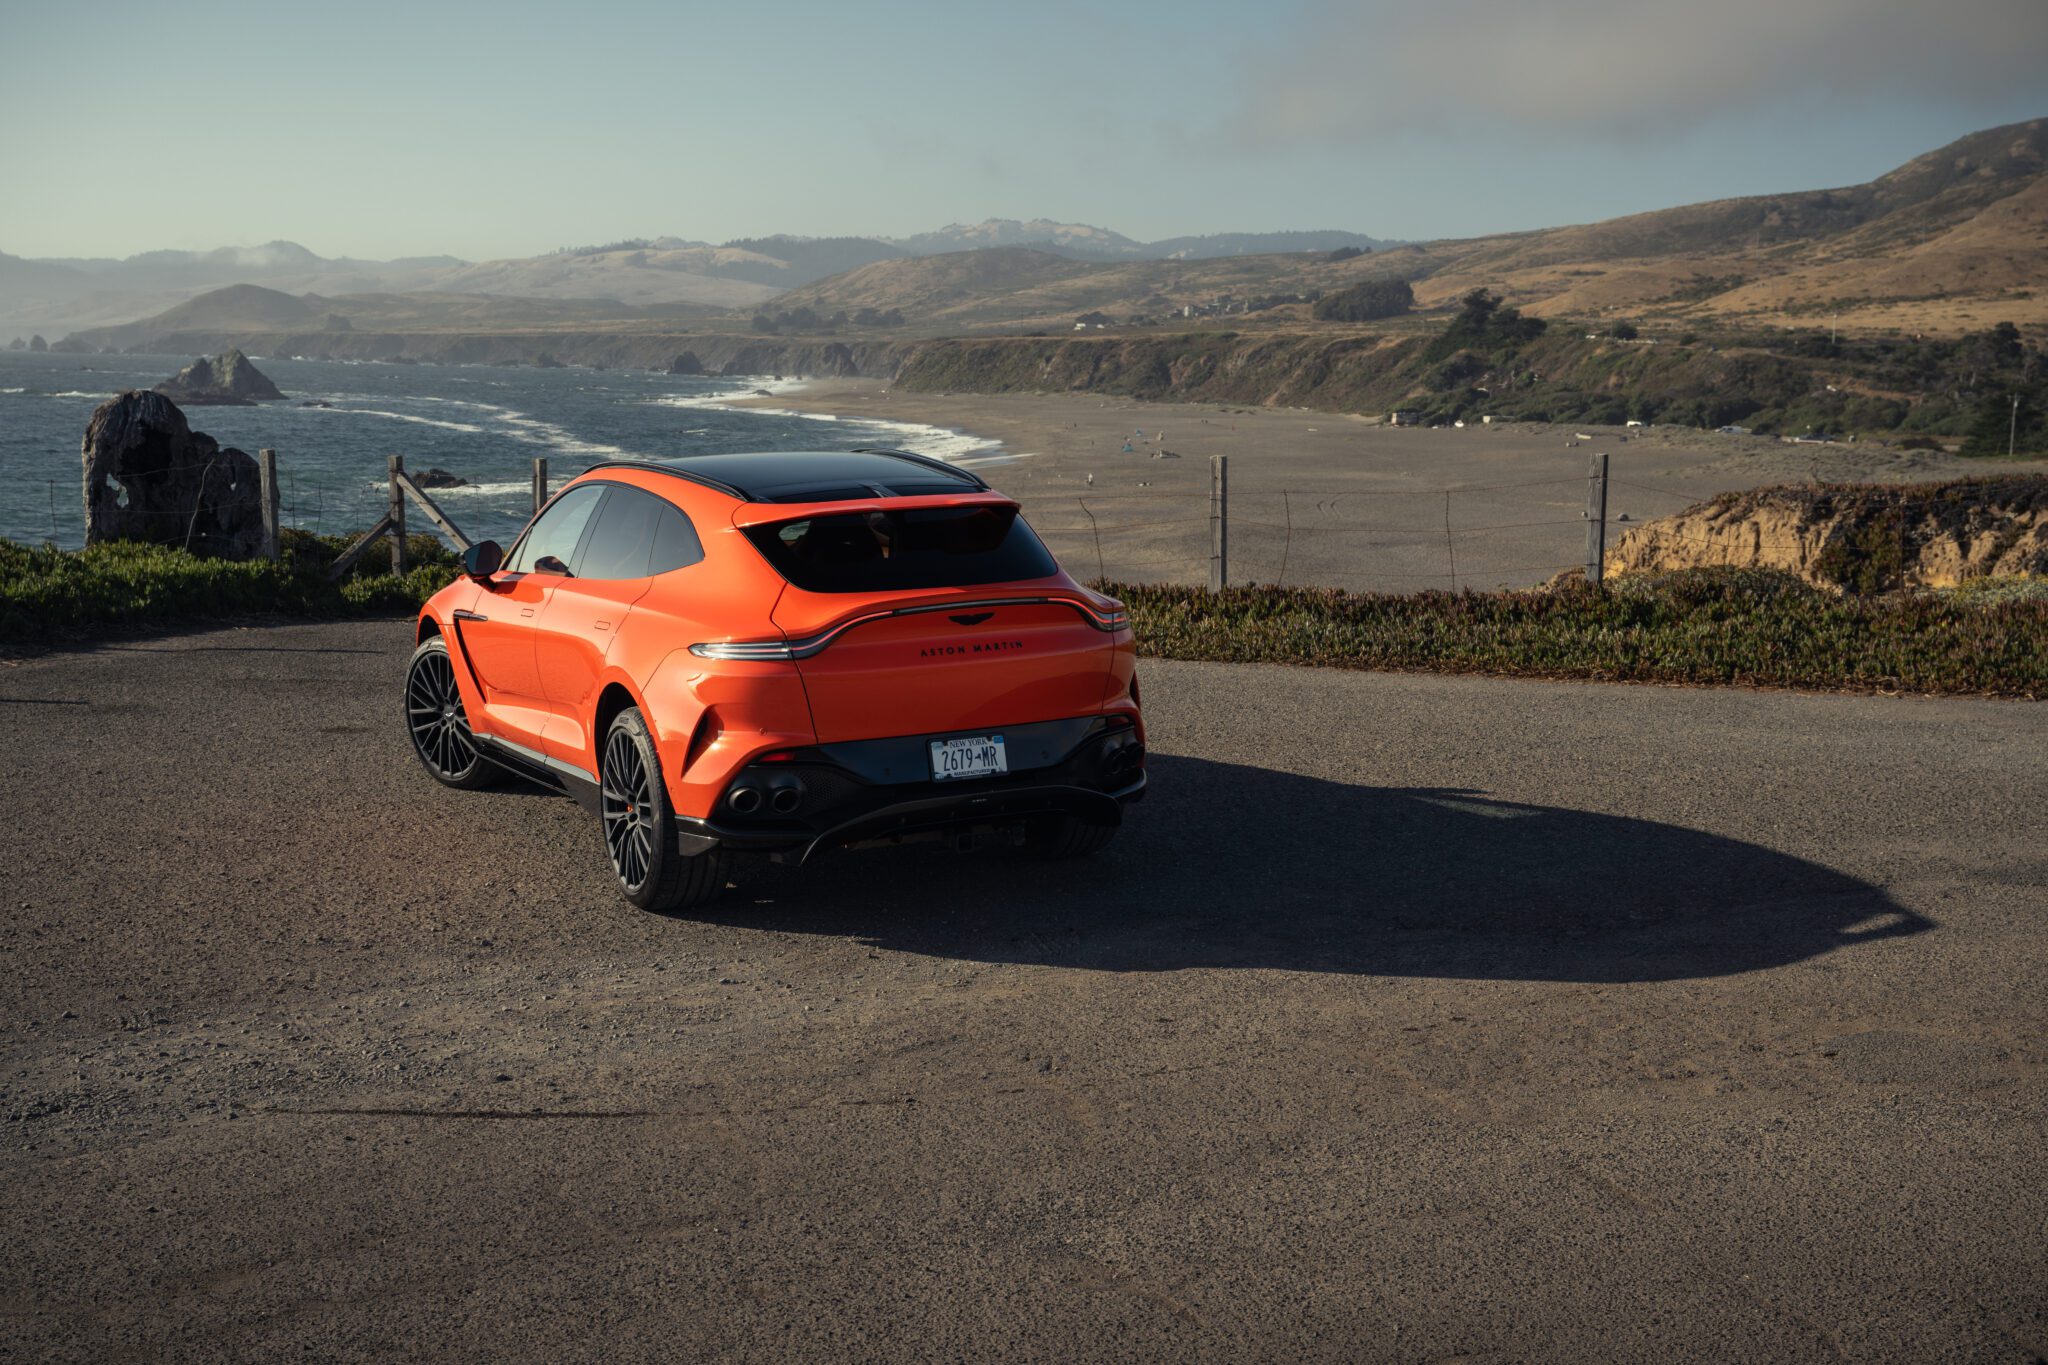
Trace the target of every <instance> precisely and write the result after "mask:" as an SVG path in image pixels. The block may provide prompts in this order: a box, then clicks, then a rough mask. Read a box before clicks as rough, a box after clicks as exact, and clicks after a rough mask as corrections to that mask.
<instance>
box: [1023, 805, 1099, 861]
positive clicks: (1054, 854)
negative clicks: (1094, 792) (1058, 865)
mask: <svg viewBox="0 0 2048 1365" xmlns="http://www.w3.org/2000/svg"><path fill="white" fill-rule="evenodd" d="M1114 838H1116V826H1114V825H1091V824H1089V823H1088V822H1087V821H1086V820H1076V819H1075V818H1074V817H1073V816H1071V815H1055V816H1051V817H1048V818H1047V819H1044V820H1040V821H1037V822H1035V823H1034V824H1032V825H1031V826H1029V827H1028V828H1027V829H1026V830H1025V831H1024V851H1025V852H1026V853H1028V854H1030V855H1031V856H1032V857H1034V858H1042V859H1045V860H1046V861H1048V862H1065V861H1067V860H1068V859H1071V858H1086V857H1089V856H1091V855H1093V854H1096V853H1100V852H1102V850H1103V849H1105V848H1108V847H1109V841H1110V840H1112V839H1114Z"/></svg>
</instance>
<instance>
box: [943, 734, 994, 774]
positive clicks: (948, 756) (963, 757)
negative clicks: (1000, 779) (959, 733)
mask: <svg viewBox="0 0 2048 1365" xmlns="http://www.w3.org/2000/svg"><path fill="white" fill-rule="evenodd" d="M1008 771H1010V760H1009V756H1008V755H1007V754H1005V753H1004V752H1003V737H1002V736H1001V735H976V736H975V737H974V738H972V739H935V740H933V741H932V781H934V782H952V781H955V780H957V779H959V778H962V777H993V776H994V775H995V774H997V773H1006V772H1008Z"/></svg>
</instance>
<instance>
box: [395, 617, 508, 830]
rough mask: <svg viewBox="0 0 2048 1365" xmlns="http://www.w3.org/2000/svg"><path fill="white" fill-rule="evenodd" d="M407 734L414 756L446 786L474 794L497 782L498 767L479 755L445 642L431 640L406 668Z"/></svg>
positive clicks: (429, 638)
mask: <svg viewBox="0 0 2048 1365" xmlns="http://www.w3.org/2000/svg"><path fill="white" fill-rule="evenodd" d="M405 733H406V735H407V736H408V737H409V738H410V739H411V740H412V752H413V756H414V757H415V758H417V759H419V761H420V766H421V767H423V768H425V769H426V770H427V774H428V776H430V777H432V778H433V779H434V780H435V781H436V782H439V783H440V784H441V785H442V786H444V787H454V788H456V789H457V790H459V791H475V790H477V789H478V788H479V787H488V786H491V785H493V784H495V783H496V782H497V780H498V768H497V766H496V765H495V764H493V763H492V762H491V761H490V760H489V759H486V758H485V757H484V756H483V755H482V754H481V753H480V752H478V750H477V746H476V736H475V735H473V734H471V733H470V728H469V716H468V714H467V713H465V712H464V711H463V709H462V693H461V691H460V690H459V689H458V688H457V687H456V686H455V660H454V659H453V658H452V657H450V655H449V653H448V642H447V641H445V640H443V639H442V638H441V637H440V636H438V635H434V636H429V637H428V638H427V639H425V640H422V641H421V642H420V647H419V648H418V649H415V650H414V651H413V652H412V658H411V660H410V661H408V662H407V664H406V666H405Z"/></svg>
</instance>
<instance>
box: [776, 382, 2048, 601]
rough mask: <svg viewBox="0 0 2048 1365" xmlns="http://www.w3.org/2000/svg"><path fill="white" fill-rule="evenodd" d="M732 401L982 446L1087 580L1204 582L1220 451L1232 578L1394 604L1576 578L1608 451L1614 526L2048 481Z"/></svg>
mask: <svg viewBox="0 0 2048 1365" xmlns="http://www.w3.org/2000/svg"><path fill="white" fill-rule="evenodd" d="M741 402H742V403H743V404H745V403H752V404H755V405H759V406H769V407H779V408H788V409H793V410H796V411H802V412H811V413H820V414H823V413H831V414H837V415H842V416H860V417H869V418H881V419H886V420H890V421H899V422H920V423H929V424H931V425H934V426H942V427H950V428H954V429H957V430H960V431H965V432H969V433H972V434H974V435H977V436H981V437H984V438H986V439H988V440H991V441H998V442H1000V443H1001V445H1002V452H1001V454H1002V456H1003V458H1002V459H1000V460H996V461H992V462H990V463H987V464H983V465H979V466H978V467H977V468H978V472H980V473H981V474H982V476H983V477H985V478H987V479H988V480H989V481H990V482H991V483H992V484H994V485H995V486H996V487H997V488H1000V489H1002V490H1003V491H1004V492H1006V493H1009V494H1011V495H1013V496H1015V497H1017V498H1018V499H1019V500H1020V501H1021V502H1022V503H1023V504H1024V506H1025V509H1026V512H1027V515H1029V516H1030V518H1031V522H1032V524H1033V525H1034V526H1036V527H1037V528H1038V529H1039V531H1040V533H1041V534H1042V535H1044V537H1045V538H1046V540H1047V542H1048V543H1049V544H1051V545H1052V547H1053V549H1054V550H1055V551H1056V552H1057V553H1058V554H1059V556H1060V557H1061V560H1062V562H1064V563H1065V564H1066V565H1067V566H1068V567H1069V568H1071V569H1072V570H1073V571H1074V572H1076V573H1077V574H1082V575H1085V576H1088V577H1094V576H1096V575H1098V574H1100V575H1102V576H1104V577H1108V578H1112V579H1117V580H1121V581H1138V582H1186V583H1199V582H1203V581H1205V580H1206V576H1207V573H1208V562H1209V540H1210V534H1209V510H1208V508H1209V457H1210V456H1212V455H1227V456H1229V457H1230V464H1229V476H1230V510H1231V520H1230V579H1231V581H1232V582H1233V583H1252V582H1256V583H1275V582H1284V583H1289V584H1319V585H1325V586H1331V587H1341V588H1349V589H1353V590H1360V591H1364V590H1374V591H1405V592H1417V591H1421V590H1423V589H1427V588H1443V587H1450V586H1452V585H1453V584H1455V585H1456V586H1458V587H1461V588H1462V587H1471V588H1495V587H1526V586H1528V585H1530V584H1534V583H1540V582H1543V581H1545V580H1547V579H1549V578H1550V577H1552V576H1553V575H1555V574H1557V573H1558V572H1560V571H1561V570H1564V569H1568V568H1572V567H1575V566H1579V565H1582V564H1583V563H1584V559H1585V539H1586V537H1585V509H1586V491H1587V481H1586V473H1587V466H1588V462H1589V459H1590V457H1591V456H1592V455H1593V454H1595V453H1596V452H1602V451H1604V452H1606V453H1607V454H1608V456H1609V457H1610V459H1609V478H1610V480H1611V486H1610V490H1609V498H1608V515H1609V517H1610V518H1611V519H1615V520H1617V521H1618V520H1619V519H1621V518H1627V519H1628V521H1630V522H1636V521H1646V520H1651V519H1654V518H1656V517H1661V516H1668V515H1670V514H1671V513H1673V512H1677V511H1679V510H1680V509H1682V508H1684V507H1685V506H1687V505H1688V504H1690V503H1693V502H1696V501H1699V500H1700V499H1702V498H1705V497H1709V496H1711V495H1713V494H1715V493H1720V492H1726V491H1729V490H1733V489H1741V488H1753V487H1757V486H1760V485H1765V484H1776V483H1789V482H1805V481H1808V480H1821V481H1853V482H1908V481H1911V482H1919V481H1925V480H1936V479H1945V478H1959V477H1966V476H1968V475H1971V474H1983V473H1991V472H2015V471H2018V470H2028V471H2041V470H2044V469H2048V463H2043V462H2033V463H2026V464H2017V465H2016V464H2009V463H2007V462H2004V461H1999V462H1997V463H1996V464H1995V465H1990V464H1987V463H1986V462H1984V461H1979V460H1964V459H1960V458H1958V457H1956V456H1952V455H1947V454H1943V453H1941V452H1939V451H1906V450H1899V449H1898V448H1896V447H1894V446H1887V445H1884V444H1881V443H1877V442H1858V443H1844V444H1840V445H1791V444H1785V443H1782V442H1779V441H1775V440H1769V439H1764V438H1758V437H1739V436H1718V435H1713V434H1710V433H1704V432H1696V431H1687V430H1681V429H1677V428H1650V429H1623V428H1615V427H1581V428H1571V427H1559V426H1540V425H1533V424H1512V425H1498V426H1478V427H1468V428H1465V429H1463V430H1443V431H1429V430H1420V429H1415V428H1396V427H1388V426H1385V425H1383V424H1381V423H1379V422H1376V421H1368V420H1366V419H1363V418H1358V417H1350V416H1345V415H1342V414H1336V413H1326V412H1310V411H1306V410H1299V409H1263V408H1262V409H1248V408H1243V407H1235V406H1229V405H1216V404H1192V403H1189V404H1181V403H1171V404H1166V403H1144V402H1138V401H1135V400H1132V399H1125V398H1111V397H1103V396H1099V395H1093V394H1072V395H1067V394H1002V395H984V394H927V393H906V392H900V391H896V390H894V389H892V388H890V387H889V386H888V385H887V384H886V383H884V382H882V381H879V380H821V381H817V382H815V383H813V384H810V385H807V386H805V387H803V388H802V389H799V390H795V391H788V392H782V393H778V394H776V395H775V396H774V397H772V398H768V397H763V398H759V399H748V400H741ZM1581 435H1583V436H1584V437H1585V438H1587V439H1580V437H1581ZM1126 445H1128V446H1129V447H1130V449H1129V450H1128V451H1126V450H1125V446H1126ZM1621 529H1622V527H1620V526H1617V527H1615V528H1613V529H1611V530H1610V532H1609V534H1610V536H1612V535H1618V534H1619V533H1620V530H1621ZM1098 532H1099V549H1098V535H1097V533H1098Z"/></svg>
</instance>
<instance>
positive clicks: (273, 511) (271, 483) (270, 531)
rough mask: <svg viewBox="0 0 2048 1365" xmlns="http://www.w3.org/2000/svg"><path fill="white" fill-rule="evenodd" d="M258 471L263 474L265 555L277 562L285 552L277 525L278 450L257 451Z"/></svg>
mask: <svg viewBox="0 0 2048 1365" xmlns="http://www.w3.org/2000/svg"><path fill="white" fill-rule="evenodd" d="M256 472H257V473H258V474H259V475H261V476H262V490H261V491H262V494H263V557H264V558H265V559H267V560H269V561H270V562H271V563H273V564H275V563H277V561H278V560H279V559H280V558H282V557H283V554H284V541H283V538H282V537H281V536H280V535H279V533H278V525H277V452H276V451H274V450H259V451H257V452H256Z"/></svg>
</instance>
